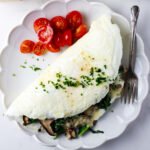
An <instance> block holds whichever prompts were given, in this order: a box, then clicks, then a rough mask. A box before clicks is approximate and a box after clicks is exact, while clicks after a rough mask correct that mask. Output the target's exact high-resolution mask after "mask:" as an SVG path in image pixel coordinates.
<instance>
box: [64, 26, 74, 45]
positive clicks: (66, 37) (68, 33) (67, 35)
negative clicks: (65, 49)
mask: <svg viewBox="0 0 150 150" xmlns="http://www.w3.org/2000/svg"><path fill="white" fill-rule="evenodd" d="M64 40H65V45H67V46H71V45H72V32H71V30H70V29H68V30H66V31H64Z"/></svg>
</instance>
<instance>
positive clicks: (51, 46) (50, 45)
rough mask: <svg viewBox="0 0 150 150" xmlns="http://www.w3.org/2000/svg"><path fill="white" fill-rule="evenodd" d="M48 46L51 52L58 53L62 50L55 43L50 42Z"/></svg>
mask: <svg viewBox="0 0 150 150" xmlns="http://www.w3.org/2000/svg"><path fill="white" fill-rule="evenodd" d="M46 46H47V50H49V51H50V52H53V53H56V52H59V51H60V48H59V47H57V46H56V45H55V44H54V43H48V44H47V45H46Z"/></svg>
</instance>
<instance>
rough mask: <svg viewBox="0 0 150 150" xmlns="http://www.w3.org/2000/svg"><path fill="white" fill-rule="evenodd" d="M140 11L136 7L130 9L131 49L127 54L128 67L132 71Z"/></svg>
mask: <svg viewBox="0 0 150 150" xmlns="http://www.w3.org/2000/svg"><path fill="white" fill-rule="evenodd" d="M139 12H140V9H139V7H138V6H133V7H132V8H131V48H130V53H129V67H131V69H133V70H134V67H135V55H136V25H137V20H138V16H139Z"/></svg>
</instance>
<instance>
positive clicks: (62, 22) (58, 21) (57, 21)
mask: <svg viewBox="0 0 150 150" xmlns="http://www.w3.org/2000/svg"><path fill="white" fill-rule="evenodd" d="M51 23H52V27H53V28H54V29H55V31H63V30H65V29H66V28H67V21H66V19H65V18H64V17H62V16H56V17H54V18H52V19H51Z"/></svg>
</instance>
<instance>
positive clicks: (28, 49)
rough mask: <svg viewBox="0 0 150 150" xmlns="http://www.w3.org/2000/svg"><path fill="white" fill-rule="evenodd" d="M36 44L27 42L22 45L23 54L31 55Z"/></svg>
mask: <svg viewBox="0 0 150 150" xmlns="http://www.w3.org/2000/svg"><path fill="white" fill-rule="evenodd" d="M34 44H35V43H34V42H33V41H31V40H25V41H23V42H22V43H21V45H20V51H21V53H31V52H32V51H33V47H34Z"/></svg>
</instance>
